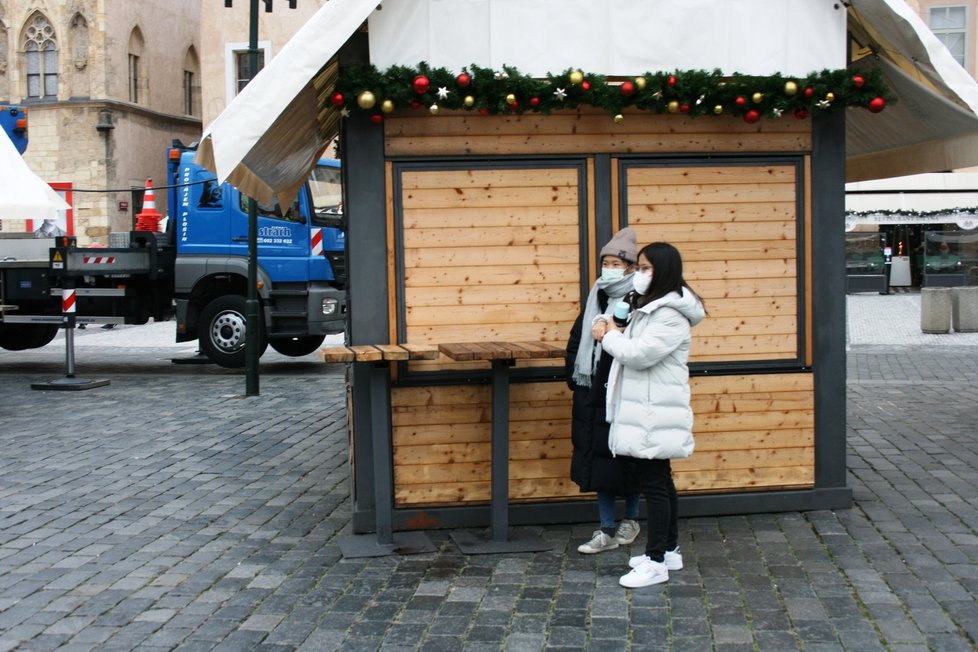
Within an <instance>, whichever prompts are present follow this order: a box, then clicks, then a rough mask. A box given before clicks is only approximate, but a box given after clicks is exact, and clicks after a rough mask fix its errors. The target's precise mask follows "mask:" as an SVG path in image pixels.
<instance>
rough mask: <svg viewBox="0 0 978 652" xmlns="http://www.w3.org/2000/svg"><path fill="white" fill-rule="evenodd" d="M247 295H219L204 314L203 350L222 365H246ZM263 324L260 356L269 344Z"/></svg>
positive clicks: (200, 328)
mask: <svg viewBox="0 0 978 652" xmlns="http://www.w3.org/2000/svg"><path fill="white" fill-rule="evenodd" d="M246 322H247V318H246V317H245V298H244V297H242V296H238V295H236V294H232V295H227V296H223V297H217V298H216V299H214V300H212V301H211V302H210V303H208V304H207V305H206V306H204V310H203V311H202V312H201V314H200V325H199V327H198V332H199V333H200V337H199V338H198V339H199V340H200V350H201V351H203V352H204V353H205V354H207V357H208V358H210V359H211V360H213V361H214V362H215V363H217V364H218V365H220V366H222V367H227V368H229V369H237V368H240V367H243V366H245V325H246ZM264 331H265V328H264V325H262V327H261V329H260V330H259V333H258V337H259V338H260V339H259V341H258V357H261V355H262V354H263V353H264V352H265V349H266V348H267V347H268V340H267V339H265V332H264Z"/></svg>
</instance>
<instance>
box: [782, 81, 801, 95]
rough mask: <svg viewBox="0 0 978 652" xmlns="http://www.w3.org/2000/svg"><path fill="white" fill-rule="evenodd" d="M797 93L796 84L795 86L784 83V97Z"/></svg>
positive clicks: (791, 82) (790, 83) (792, 83)
mask: <svg viewBox="0 0 978 652" xmlns="http://www.w3.org/2000/svg"><path fill="white" fill-rule="evenodd" d="M797 92H798V84H796V83H795V82H793V81H786V82H785V83H784V94H785V95H794V94H795V93H797Z"/></svg>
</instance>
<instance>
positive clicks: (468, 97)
mask: <svg viewBox="0 0 978 652" xmlns="http://www.w3.org/2000/svg"><path fill="white" fill-rule="evenodd" d="M462 104H464V105H465V106H475V98H474V97H472V96H471V95H466V96H465V99H464V100H462Z"/></svg>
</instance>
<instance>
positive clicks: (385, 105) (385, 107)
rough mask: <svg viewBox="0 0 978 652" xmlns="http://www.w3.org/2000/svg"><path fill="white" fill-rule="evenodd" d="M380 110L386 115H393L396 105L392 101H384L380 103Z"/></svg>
mask: <svg viewBox="0 0 978 652" xmlns="http://www.w3.org/2000/svg"><path fill="white" fill-rule="evenodd" d="M380 110H381V111H383V112H384V113H393V112H394V103H393V102H391V101H390V100H384V101H383V102H381V103H380Z"/></svg>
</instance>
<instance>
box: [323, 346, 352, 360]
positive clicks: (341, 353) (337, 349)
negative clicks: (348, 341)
mask: <svg viewBox="0 0 978 652" xmlns="http://www.w3.org/2000/svg"><path fill="white" fill-rule="evenodd" d="M319 359H320V360H322V361H323V362H353V361H354V360H355V359H356V354H355V353H354V352H353V351H351V350H350V349H348V348H346V347H345V346H327V347H323V348H321V349H319Z"/></svg>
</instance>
